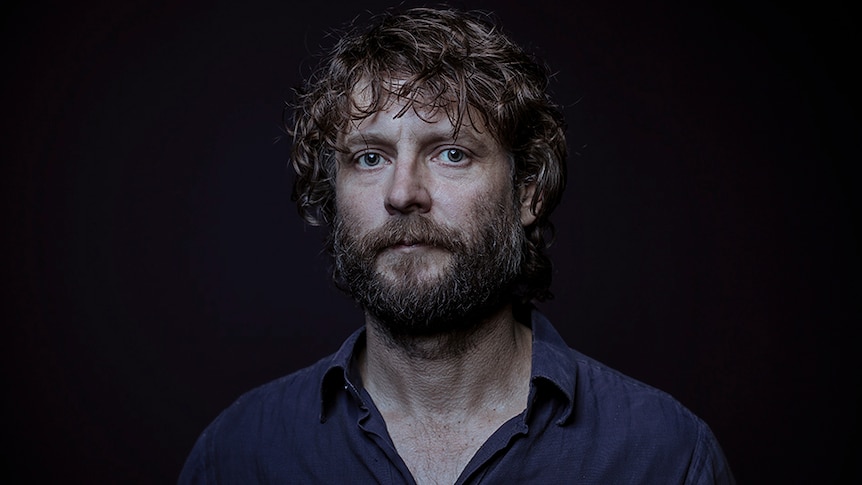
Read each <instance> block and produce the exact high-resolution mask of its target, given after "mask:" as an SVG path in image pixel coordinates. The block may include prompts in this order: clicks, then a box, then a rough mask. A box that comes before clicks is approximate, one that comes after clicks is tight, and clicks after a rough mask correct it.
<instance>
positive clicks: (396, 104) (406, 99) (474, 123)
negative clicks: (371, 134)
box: [339, 79, 493, 142]
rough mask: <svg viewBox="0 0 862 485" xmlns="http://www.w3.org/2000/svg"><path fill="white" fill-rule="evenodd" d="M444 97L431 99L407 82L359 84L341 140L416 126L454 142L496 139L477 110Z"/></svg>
mask: <svg viewBox="0 0 862 485" xmlns="http://www.w3.org/2000/svg"><path fill="white" fill-rule="evenodd" d="M461 105H464V106H466V103H461V104H459V103H458V102H456V101H455V100H451V99H449V98H447V97H444V96H437V97H435V98H429V97H428V96H426V95H424V93H422V92H409V91H406V90H405V89H404V81H402V80H398V79H384V80H381V81H380V82H377V83H373V84H372V83H371V82H368V81H363V82H360V83H357V85H356V86H355V87H354V88H353V90H352V91H351V93H350V96H349V111H350V112H349V116H348V117H347V122H346V124H345V125H344V126H343V129H342V130H341V133H340V136H339V138H340V139H341V140H344V139H345V137H349V136H350V135H352V134H356V133H361V132H364V131H367V130H371V129H385V128H386V127H387V126H389V125H392V126H394V125H399V126H400V125H404V124H408V125H415V126H416V127H417V128H418V129H421V130H422V131H426V132H430V131H433V132H434V133H435V134H440V135H442V134H444V133H445V134H446V135H447V137H449V138H451V139H453V140H454V139H463V138H470V139H487V140H488V141H489V142H492V141H493V136H492V134H491V132H490V130H489V129H487V127H486V125H485V123H484V122H483V116H482V115H481V114H480V113H479V111H478V110H477V109H475V108H466V107H461Z"/></svg>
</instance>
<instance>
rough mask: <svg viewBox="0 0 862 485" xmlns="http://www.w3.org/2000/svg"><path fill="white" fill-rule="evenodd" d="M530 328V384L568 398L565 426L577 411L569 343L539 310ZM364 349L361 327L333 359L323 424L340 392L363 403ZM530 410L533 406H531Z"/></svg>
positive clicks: (326, 378) (323, 396)
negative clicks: (359, 365)
mask: <svg viewBox="0 0 862 485" xmlns="http://www.w3.org/2000/svg"><path fill="white" fill-rule="evenodd" d="M530 324H531V327H532V331H533V350H532V352H533V355H532V369H531V376H530V382H531V383H532V384H533V386H536V387H544V386H540V385H539V384H542V383H545V384H549V385H550V388H551V389H553V390H554V391H555V392H556V393H558V395H562V397H564V398H565V400H566V407H565V408H564V410H563V414H562V416H561V417H560V419H559V420H558V421H557V424H558V425H562V424H565V422H567V421H568V420H569V418H570V417H571V414H572V410H573V408H574V403H575V399H574V393H575V384H576V377H575V375H576V373H575V365H576V363H575V361H574V358H573V356H572V351H571V349H569V347H568V345H566V342H565V341H564V340H563V338H562V337H561V336H560V334H559V333H557V330H556V329H554V327H553V325H551V322H550V321H548V319H547V318H546V317H545V316H544V315H542V314H541V313H539V311H538V310H535V309H533V310H532V312H531V322H530ZM364 345H365V327H362V328H360V329H358V330H357V331H355V332H353V334H352V335H351V336H350V337H348V338H347V340H345V341H344V343H343V344H342V345H341V348H339V349H338V352H336V353H335V354H333V355H331V356H330V358H329V363H328V364H327V367H326V371H325V372H324V374H323V379H321V383H320V421H321V422H323V421H325V420H326V411H327V408H328V405H329V404H330V403H331V401H332V399H334V398H335V394H336V393H337V392H338V391H339V390H340V389H344V390H348V391H350V392H351V393H352V394H353V395H354V396H356V397H357V398H358V399H360V400H361V399H362V398H361V397H360V393H359V388H360V386H361V381H360V379H359V376H358V373H357V370H356V366H355V362H356V357H357V356H358V355H359V351H360V350H361V349H362V347H363V346H364ZM538 391H540V392H541V391H542V390H541V389H538ZM528 406H532V403H530V404H528ZM528 412H529V410H528Z"/></svg>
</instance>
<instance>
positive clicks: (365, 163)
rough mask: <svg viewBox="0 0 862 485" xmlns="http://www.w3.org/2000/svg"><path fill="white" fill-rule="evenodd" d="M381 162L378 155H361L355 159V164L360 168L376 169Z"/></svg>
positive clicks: (381, 159)
mask: <svg viewBox="0 0 862 485" xmlns="http://www.w3.org/2000/svg"><path fill="white" fill-rule="evenodd" d="M382 161H383V157H381V156H380V154H379V153H374V152H369V153H363V154H362V155H359V156H358V157H357V158H356V163H357V164H359V165H360V166H362V167H376V166H378V165H380V162H382Z"/></svg>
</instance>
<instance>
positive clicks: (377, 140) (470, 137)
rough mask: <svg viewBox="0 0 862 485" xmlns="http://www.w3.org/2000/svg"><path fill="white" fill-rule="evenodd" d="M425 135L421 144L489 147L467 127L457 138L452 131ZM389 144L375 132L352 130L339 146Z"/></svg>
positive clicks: (482, 148)
mask: <svg viewBox="0 0 862 485" xmlns="http://www.w3.org/2000/svg"><path fill="white" fill-rule="evenodd" d="M423 133H427V135H423V136H422V137H421V141H422V143H442V142H447V143H459V142H460V143H465V144H468V145H472V146H473V147H474V148H475V149H476V150H487V149H489V145H488V143H487V142H485V141H482V140H480V139H479V137H477V136H476V134H475V133H474V130H473V129H472V128H469V127H461V129H460V130H458V137H457V138H453V137H452V130H445V131H441V130H438V131H434V132H423ZM390 142H391V140H390V138H389V137H388V136H387V135H386V134H384V133H382V132H379V131H377V130H373V129H372V130H367V131H361V130H353V131H351V132H350V133H347V134H346V135H345V136H344V138H343V140H342V142H341V144H342V146H344V147H357V146H360V147H362V146H370V145H386V144H389V143H390Z"/></svg>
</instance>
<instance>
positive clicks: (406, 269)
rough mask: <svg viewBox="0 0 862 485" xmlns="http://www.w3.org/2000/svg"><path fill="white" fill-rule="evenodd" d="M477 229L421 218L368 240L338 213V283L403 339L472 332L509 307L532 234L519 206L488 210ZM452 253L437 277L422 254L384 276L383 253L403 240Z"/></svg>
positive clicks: (400, 220)
mask: <svg viewBox="0 0 862 485" xmlns="http://www.w3.org/2000/svg"><path fill="white" fill-rule="evenodd" d="M474 214H476V216H475V217H474V218H473V220H472V221H470V226H471V227H470V228H467V229H465V230H463V231H457V230H455V229H452V228H449V227H445V226H442V225H440V224H437V223H435V222H434V221H432V220H430V219H428V218H427V217H425V216H422V215H419V214H411V215H406V216H399V217H396V218H391V219H389V220H388V221H387V222H386V223H384V224H383V225H382V226H381V227H379V228H377V229H375V230H372V231H371V232H368V233H366V234H363V235H359V234H360V232H361V231H360V230H359V227H358V224H356V223H355V222H353V221H351V220H350V218H349V215H348V216H346V217H345V215H344V214H343V213H342V211H339V213H338V214H337V215H336V218H335V224H334V227H333V234H332V245H333V246H332V247H333V252H334V255H335V280H336V283H337V284H338V286H339V287H340V288H341V289H342V290H344V291H346V292H347V293H348V294H350V295H351V296H352V297H353V298H354V299H355V300H356V301H357V302H358V303H359V304H360V305H361V306H362V307H363V308H364V309H365V311H366V312H368V313H369V314H370V315H371V316H373V317H374V318H375V319H376V320H377V322H378V323H379V324H380V325H381V326H382V327H383V329H384V330H385V331H386V332H387V333H388V334H389V336H390V337H392V338H394V339H396V340H402V339H404V338H415V337H431V336H440V335H445V334H451V333H458V332H469V331H470V329H471V328H472V327H474V326H476V325H478V324H479V323H480V322H481V321H482V320H483V319H484V318H485V317H487V316H489V315H490V314H492V313H493V312H494V311H496V310H497V309H499V308H500V307H501V306H502V305H504V304H506V303H508V299H509V294H510V290H511V289H512V287H513V284H514V282H515V280H516V279H517V277H518V275H519V274H520V267H521V261H522V258H523V253H524V249H523V248H524V244H525V235H524V229H523V228H522V227H521V224H520V220H519V219H518V217H517V215H516V212H515V209H514V204H513V203H512V202H509V203H508V204H506V203H495V204H484V205H482V206H480V207H477V208H476V211H474ZM405 241H406V242H409V243H413V244H419V243H421V244H423V245H426V246H433V247H434V248H436V249H438V250H442V251H444V252H446V253H448V256H449V257H448V258H446V259H447V261H445V262H444V263H438V264H443V265H444V267H443V268H438V271H437V274H436V275H434V276H433V277H429V276H428V275H422V274H421V273H423V270H424V266H425V265H428V264H431V263H430V262H429V261H428V260H427V259H426V255H425V254H422V253H418V254H417V253H408V254H401V255H398V257H399V258H400V260H398V261H397V262H396V263H394V264H392V265H389V266H388V272H389V273H390V275H386V274H382V273H381V272H380V271H378V270H377V263H378V260H379V259H380V256H381V254H382V253H383V252H384V251H386V250H387V249H388V248H392V247H393V246H396V245H399V244H402V243H404V242H405Z"/></svg>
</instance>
